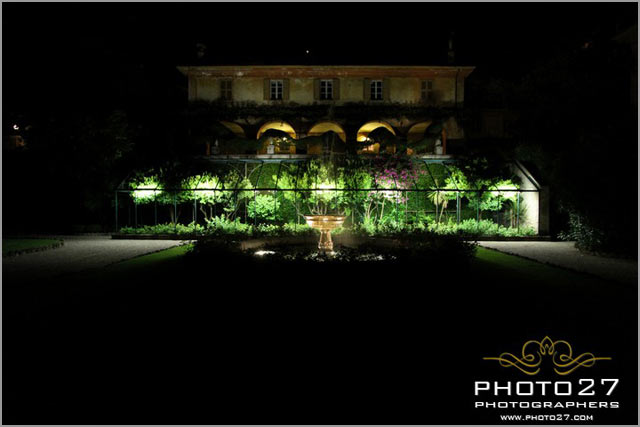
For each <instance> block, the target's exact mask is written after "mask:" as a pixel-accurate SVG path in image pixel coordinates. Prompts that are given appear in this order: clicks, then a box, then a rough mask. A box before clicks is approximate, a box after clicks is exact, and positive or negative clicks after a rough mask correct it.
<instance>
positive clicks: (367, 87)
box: [363, 79, 371, 101]
mask: <svg viewBox="0 0 640 427" xmlns="http://www.w3.org/2000/svg"><path fill="white" fill-rule="evenodd" d="M363 82H364V83H363V85H364V95H363V98H364V100H365V101H369V100H370V99H371V79H364V80H363Z"/></svg>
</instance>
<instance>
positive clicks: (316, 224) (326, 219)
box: [304, 215, 346, 252]
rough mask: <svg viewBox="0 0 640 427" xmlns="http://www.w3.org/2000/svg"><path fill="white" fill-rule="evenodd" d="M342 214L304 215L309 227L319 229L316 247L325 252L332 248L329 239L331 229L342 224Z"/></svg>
mask: <svg viewBox="0 0 640 427" xmlns="http://www.w3.org/2000/svg"><path fill="white" fill-rule="evenodd" d="M345 218H346V217H345V216H344V215H305V216H304V219H305V220H306V221H307V224H308V225H309V227H311V228H315V229H316V230H318V231H320V240H319V241H318V249H320V250H321V251H325V252H330V251H332V250H333V241H332V240H331V231H333V230H335V229H336V228H338V227H340V226H342V224H344V220H345Z"/></svg>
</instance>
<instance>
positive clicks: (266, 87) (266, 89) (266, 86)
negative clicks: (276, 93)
mask: <svg viewBox="0 0 640 427" xmlns="http://www.w3.org/2000/svg"><path fill="white" fill-rule="evenodd" d="M263 92H264V99H265V101H266V100H268V99H271V81H270V80H269V79H264V85H263Z"/></svg>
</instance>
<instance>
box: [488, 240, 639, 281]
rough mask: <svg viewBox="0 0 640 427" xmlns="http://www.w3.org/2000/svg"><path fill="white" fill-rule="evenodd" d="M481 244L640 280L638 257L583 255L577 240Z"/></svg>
mask: <svg viewBox="0 0 640 427" xmlns="http://www.w3.org/2000/svg"><path fill="white" fill-rule="evenodd" d="M478 244H479V245H480V246H484V247H485V248H490V249H496V250H498V251H501V252H505V253H508V254H512V255H518V256H521V257H523V258H528V259H532V260H534V261H539V262H542V263H545V264H550V265H555V266H558V267H564V268H568V269H571V270H575V271H580V272H583V273H589V274H593V275H594V276H598V277H601V278H604V279H608V280H615V281H618V282H623V283H634V284H635V283H637V281H638V262H637V260H628V259H619V258H607V257H601V256H596V255H587V254H583V253H582V252H580V251H579V250H577V249H576V248H575V247H574V242H478Z"/></svg>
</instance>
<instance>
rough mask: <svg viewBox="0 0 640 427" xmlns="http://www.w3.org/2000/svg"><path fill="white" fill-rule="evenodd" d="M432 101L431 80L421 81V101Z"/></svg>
mask: <svg viewBox="0 0 640 427" xmlns="http://www.w3.org/2000/svg"><path fill="white" fill-rule="evenodd" d="M432 99H433V80H423V81H422V100H423V101H431V100H432Z"/></svg>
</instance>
